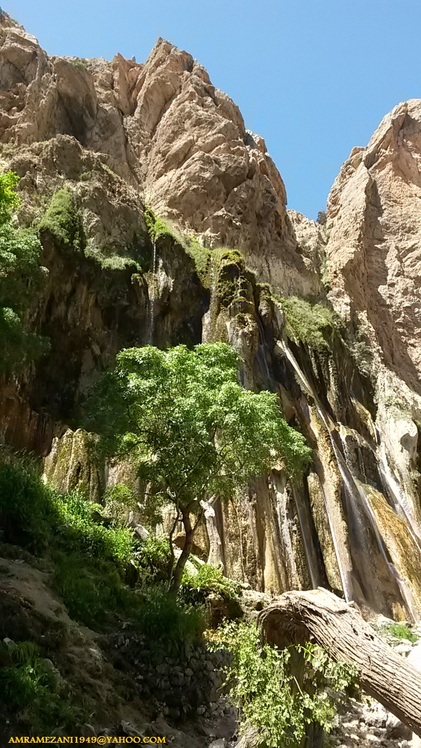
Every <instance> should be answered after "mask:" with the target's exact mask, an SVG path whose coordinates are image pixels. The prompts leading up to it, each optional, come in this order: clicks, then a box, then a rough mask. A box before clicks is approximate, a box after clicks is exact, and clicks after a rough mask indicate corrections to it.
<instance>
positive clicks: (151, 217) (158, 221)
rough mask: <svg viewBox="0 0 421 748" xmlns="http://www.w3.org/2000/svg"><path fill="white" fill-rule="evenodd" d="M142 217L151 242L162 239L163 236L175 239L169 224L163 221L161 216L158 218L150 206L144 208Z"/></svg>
mask: <svg viewBox="0 0 421 748" xmlns="http://www.w3.org/2000/svg"><path fill="white" fill-rule="evenodd" d="M144 217H145V223H146V228H147V229H148V233H149V236H150V237H151V240H152V241H153V242H156V241H157V240H158V239H162V238H163V237H164V236H168V237H171V238H172V239H174V240H175V241H177V237H176V236H175V235H174V232H173V231H172V229H171V228H170V226H169V225H168V224H167V223H165V221H163V220H162V218H158V217H157V216H156V215H155V213H154V212H153V210H151V208H145V213H144Z"/></svg>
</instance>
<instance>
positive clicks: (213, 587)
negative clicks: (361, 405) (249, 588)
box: [181, 564, 241, 603]
mask: <svg viewBox="0 0 421 748" xmlns="http://www.w3.org/2000/svg"><path fill="white" fill-rule="evenodd" d="M211 592H215V593H216V594H218V595H221V597H223V598H225V599H231V600H238V598H239V596H240V592H241V589H240V586H239V585H238V584H236V582H233V581H232V579H228V578H227V577H224V575H223V573H222V571H221V570H220V569H217V568H216V567H215V566H211V565H210V564H200V566H199V567H198V570H197V574H189V573H188V572H186V571H185V572H184V575H183V583H182V588H181V593H182V595H183V596H184V599H186V600H189V601H191V602H192V603H193V602H196V601H200V602H205V601H206V598H207V596H208V595H209V594H210V593H211Z"/></svg>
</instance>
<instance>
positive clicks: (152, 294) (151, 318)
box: [148, 241, 157, 345]
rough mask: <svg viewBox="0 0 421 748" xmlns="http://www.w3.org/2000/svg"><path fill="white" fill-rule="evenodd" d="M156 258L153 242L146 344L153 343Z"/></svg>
mask: <svg viewBox="0 0 421 748" xmlns="http://www.w3.org/2000/svg"><path fill="white" fill-rule="evenodd" d="M156 266H157V259H156V242H155V241H154V243H153V256H152V278H151V286H150V294H149V329H148V344H149V345H153V333H154V323H155V297H156V290H157V288H156V287H157V275H156V271H157V267H156Z"/></svg>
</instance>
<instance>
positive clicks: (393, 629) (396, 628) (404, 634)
mask: <svg viewBox="0 0 421 748" xmlns="http://www.w3.org/2000/svg"><path fill="white" fill-rule="evenodd" d="M379 633H380V634H382V635H384V636H393V637H394V638H396V639H405V640H406V641H409V642H411V643H412V644H415V643H416V642H417V641H418V639H419V636H418V635H417V634H416V633H415V631H413V630H412V629H410V628H409V626H406V624H404V623H385V624H383V625H381V626H380V627H379Z"/></svg>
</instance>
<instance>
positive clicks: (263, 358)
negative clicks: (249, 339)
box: [256, 314, 273, 389]
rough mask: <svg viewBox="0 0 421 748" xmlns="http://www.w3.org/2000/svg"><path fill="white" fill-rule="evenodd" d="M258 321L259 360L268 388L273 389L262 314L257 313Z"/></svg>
mask: <svg viewBox="0 0 421 748" xmlns="http://www.w3.org/2000/svg"><path fill="white" fill-rule="evenodd" d="M256 322H257V327H258V328H259V348H258V351H257V360H258V362H259V366H260V369H261V371H262V373H263V375H264V377H265V378H266V382H267V385H268V389H272V384H273V378H272V376H271V373H270V371H269V366H268V362H267V356H266V347H265V328H264V327H263V323H262V320H261V319H260V316H259V315H258V314H257V315H256Z"/></svg>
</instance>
